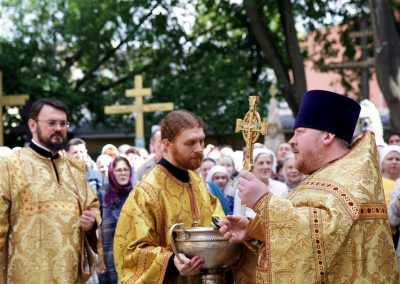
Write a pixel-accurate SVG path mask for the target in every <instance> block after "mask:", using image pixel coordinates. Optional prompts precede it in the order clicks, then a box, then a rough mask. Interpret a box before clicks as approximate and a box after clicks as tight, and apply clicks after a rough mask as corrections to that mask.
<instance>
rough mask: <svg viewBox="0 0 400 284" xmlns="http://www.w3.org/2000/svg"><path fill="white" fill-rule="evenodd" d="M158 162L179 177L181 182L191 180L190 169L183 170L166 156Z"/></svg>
mask: <svg viewBox="0 0 400 284" xmlns="http://www.w3.org/2000/svg"><path fill="white" fill-rule="evenodd" d="M158 163H159V164H160V165H161V166H163V167H164V168H166V169H167V170H168V171H169V172H170V173H171V174H172V175H173V176H174V177H175V178H177V179H178V180H180V181H181V182H189V172H188V171H185V170H181V169H180V168H178V167H176V166H174V165H173V164H171V163H170V162H168V161H167V160H166V159H164V158H162V159H161V160H160V161H159V162H158Z"/></svg>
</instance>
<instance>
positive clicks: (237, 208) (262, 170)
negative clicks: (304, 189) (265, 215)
mask: <svg viewBox="0 0 400 284" xmlns="http://www.w3.org/2000/svg"><path fill="white" fill-rule="evenodd" d="M276 163H277V161H276V157H275V154H274V152H272V151H271V150H270V149H268V148H265V147H264V148H256V149H254V153H253V173H254V175H255V176H256V177H257V178H258V179H259V180H261V181H262V182H263V183H265V184H266V185H268V187H269V191H270V192H271V193H272V194H274V195H276V196H280V197H286V196H287V195H288V193H289V191H288V188H287V186H286V184H284V183H283V182H280V181H277V180H274V179H272V178H271V177H272V176H273V174H274V173H275V172H274V171H275V169H276ZM233 213H234V214H235V215H244V216H247V217H250V218H254V217H255V212H254V211H253V210H252V209H250V208H247V207H245V206H243V205H241V201H240V198H239V196H238V192H236V195H235V205H234V209H233Z"/></svg>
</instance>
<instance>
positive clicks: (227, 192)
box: [206, 165, 235, 215]
mask: <svg viewBox="0 0 400 284" xmlns="http://www.w3.org/2000/svg"><path fill="white" fill-rule="evenodd" d="M206 182H207V183H209V182H213V183H215V184H216V185H218V187H219V188H220V189H221V191H222V192H223V194H224V196H225V199H226V202H227V205H228V211H227V212H225V214H227V215H230V214H232V213H233V203H234V201H233V200H234V198H235V192H234V190H233V188H232V187H231V185H230V177H229V174H228V171H227V170H226V168H225V167H223V166H221V165H216V166H214V167H212V168H211V169H210V170H209V172H208V174H207V177H206ZM220 201H221V200H220ZM221 203H223V202H221Z"/></svg>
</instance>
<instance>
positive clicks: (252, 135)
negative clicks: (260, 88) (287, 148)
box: [235, 96, 268, 171]
mask: <svg viewBox="0 0 400 284" xmlns="http://www.w3.org/2000/svg"><path fill="white" fill-rule="evenodd" d="M258 100H259V98H258V96H249V110H248V111H247V113H246V115H245V116H244V119H243V120H242V119H239V118H238V119H236V129H235V132H236V133H238V132H242V135H243V139H244V141H246V150H245V155H244V164H243V168H244V169H246V170H248V171H252V170H253V150H254V143H256V141H257V139H258V137H259V136H260V134H262V135H266V134H267V129H268V123H267V121H265V120H264V121H262V120H261V118H260V114H259V113H258V112H257V104H258Z"/></svg>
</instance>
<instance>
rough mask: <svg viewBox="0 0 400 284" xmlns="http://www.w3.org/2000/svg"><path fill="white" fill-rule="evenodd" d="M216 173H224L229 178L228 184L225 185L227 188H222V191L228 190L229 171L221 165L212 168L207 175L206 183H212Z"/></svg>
mask: <svg viewBox="0 0 400 284" xmlns="http://www.w3.org/2000/svg"><path fill="white" fill-rule="evenodd" d="M216 173H223V174H224V175H225V176H226V178H227V183H226V185H225V188H221V190H222V191H224V190H225V189H227V188H228V187H229V175H228V171H227V170H226V168H225V167H223V166H221V165H216V166H214V167H212V168H211V169H210V170H209V171H208V174H207V177H206V182H212V179H213V176H214V175H215V174H216Z"/></svg>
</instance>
